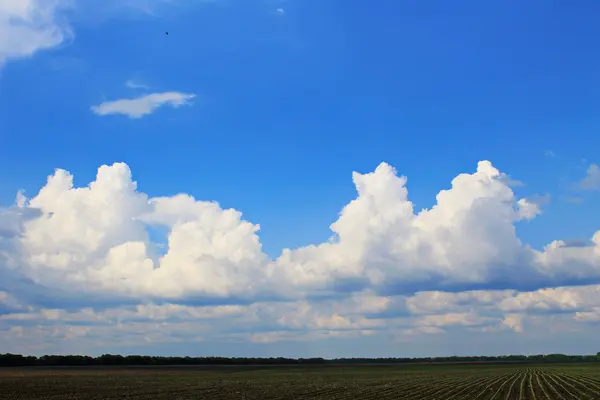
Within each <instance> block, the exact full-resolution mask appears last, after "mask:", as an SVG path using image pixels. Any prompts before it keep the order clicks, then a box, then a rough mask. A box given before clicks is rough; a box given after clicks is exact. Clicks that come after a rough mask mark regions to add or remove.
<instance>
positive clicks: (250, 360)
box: [0, 352, 600, 367]
mask: <svg viewBox="0 0 600 400" xmlns="http://www.w3.org/2000/svg"><path fill="white" fill-rule="evenodd" d="M506 362H513V363H517V362H518V363H569V362H600V352H599V353H597V354H596V355H567V354H537V355H506V356H464V357H461V356H452V357H422V358H397V357H388V358H335V359H324V358H284V357H277V358H273V357H271V358H254V357H164V356H140V355H128V356H123V355H120V354H103V355H101V356H98V357H90V356H82V355H45V356H41V357H35V356H23V355H21V354H10V353H7V354H0V367H33V366H151V365H164V366H168V365H172V366H174V365H182V366H184V365H205V366H210V365H215V366H219V365H223V366H226V365H236V366H243V365H349V364H352V365H356V364H415V363H421V364H433V363H435V364H438V363H506Z"/></svg>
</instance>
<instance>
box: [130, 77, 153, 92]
mask: <svg viewBox="0 0 600 400" xmlns="http://www.w3.org/2000/svg"><path fill="white" fill-rule="evenodd" d="M125 86H127V87H128V88H130V89H146V90H148V89H150V87H148V86H146V85H144V84H142V83H138V82H134V81H133V80H131V79H129V80H128V81H127V82H125Z"/></svg>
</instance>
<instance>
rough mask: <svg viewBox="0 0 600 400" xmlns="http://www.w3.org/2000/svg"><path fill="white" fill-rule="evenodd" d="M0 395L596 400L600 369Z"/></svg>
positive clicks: (173, 377)
mask: <svg viewBox="0 0 600 400" xmlns="http://www.w3.org/2000/svg"><path fill="white" fill-rule="evenodd" d="M0 393H2V398H3V399H7V400H29V399H40V398H41V399H43V398H48V399H50V398H51V399H53V400H75V399H98V400H99V399H103V400H104V399H131V400H133V399H135V400H153V399H168V400H176V399H182V400H185V399H192V398H204V399H215V400H228V399H264V400H275V399H299V400H303V399H304V400H307V399H328V400H350V399H366V400H371V399H372V400H375V399H410V400H429V399H439V400H468V399H474V400H504V399H511V400H512V399H520V400H525V399H527V400H548V399H552V400H553V399H562V400H593V399H600V367H591V368H582V369H577V368H568V367H553V368H550V367H543V366H542V367H525V368H514V367H512V368H500V367H498V368H489V367H488V368H480V369H477V368H471V369H461V368H455V369H453V368H451V367H447V368H445V369H436V368H433V367H432V368H431V369H422V370H418V371H412V370H408V369H404V370H403V369H400V368H397V369H393V368H392V369H381V370H375V369H371V370H369V369H367V368H364V367H363V368H356V369H354V370H352V369H346V370H340V371H337V372H330V371H321V373H320V372H319V371H311V372H303V371H283V370H282V371H278V372H277V373H273V372H270V371H252V372H250V373H248V372H239V373H230V374H218V373H212V374H206V373H203V372H198V371H196V372H193V371H192V372H189V371H188V372H182V373H179V374H161V373H157V374H144V375H143V376H142V375H135V374H131V373H129V374H122V375H115V374H110V375H108V374H104V375H103V374H97V375H94V376H88V375H86V376H82V375H79V376H77V375H68V374H63V375H60V374H53V375H51V376H45V377H40V376H36V377H27V376H26V375H25V376H22V377H7V376H4V377H3V376H2V375H0Z"/></svg>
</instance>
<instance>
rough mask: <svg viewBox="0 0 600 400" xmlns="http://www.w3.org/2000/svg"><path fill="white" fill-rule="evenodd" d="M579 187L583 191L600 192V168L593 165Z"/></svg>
mask: <svg viewBox="0 0 600 400" xmlns="http://www.w3.org/2000/svg"><path fill="white" fill-rule="evenodd" d="M577 186H578V187H579V188H580V189H583V190H600V167H598V165H596V164H591V165H590V166H589V167H588V169H587V172H586V175H585V178H583V179H582V180H581V181H579V183H578V184H577Z"/></svg>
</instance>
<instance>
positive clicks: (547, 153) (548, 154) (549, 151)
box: [544, 150, 556, 157]
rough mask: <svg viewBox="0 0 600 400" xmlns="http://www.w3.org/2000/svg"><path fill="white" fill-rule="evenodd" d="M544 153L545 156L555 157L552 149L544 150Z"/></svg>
mask: <svg viewBox="0 0 600 400" xmlns="http://www.w3.org/2000/svg"><path fill="white" fill-rule="evenodd" d="M544 155H545V156H546V157H556V153H555V152H553V151H552V150H546V151H544Z"/></svg>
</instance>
